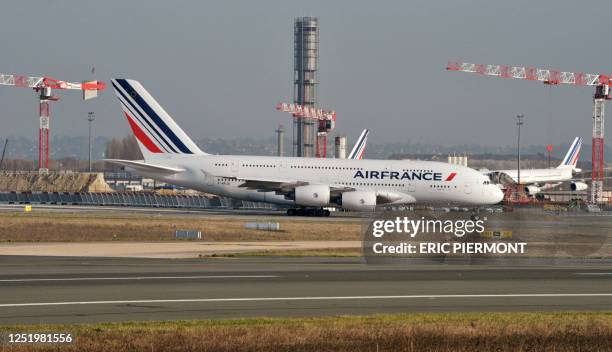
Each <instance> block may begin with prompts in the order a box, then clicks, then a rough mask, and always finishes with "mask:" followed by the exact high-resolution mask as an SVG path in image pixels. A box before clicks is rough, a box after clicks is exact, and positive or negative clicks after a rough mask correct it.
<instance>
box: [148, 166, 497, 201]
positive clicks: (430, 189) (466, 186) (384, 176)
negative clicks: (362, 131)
mask: <svg viewBox="0 0 612 352" xmlns="http://www.w3.org/2000/svg"><path fill="white" fill-rule="evenodd" d="M146 163H148V164H154V165H163V166H166V167H171V168H177V169H183V170H185V171H183V172H179V173H176V174H173V175H169V176H162V175H158V174H156V173H155V172H151V173H147V172H142V171H140V172H138V173H140V174H142V175H143V176H147V177H151V178H154V179H157V180H160V181H164V182H167V183H171V184H175V185H179V186H183V187H186V188H190V189H195V190H199V191H202V192H207V193H211V194H216V195H220V196H226V197H232V198H236V199H242V200H253V201H265V202H270V203H277V204H293V205H296V206H299V205H300V204H295V201H294V200H293V199H290V198H289V199H288V198H287V197H286V196H285V195H282V194H276V193H275V192H262V191H257V190H254V189H249V188H245V187H240V185H243V184H244V183H245V180H265V181H266V182H275V181H278V182H279V183H291V182H299V183H307V184H311V185H312V184H316V185H328V186H330V187H334V188H345V189H354V190H359V191H374V192H376V194H377V196H379V195H381V196H382V195H384V196H385V197H386V198H387V199H394V201H393V202H392V203H391V204H409V203H420V204H464V205H474V206H478V205H489V204H496V203H498V202H500V201H501V200H502V198H503V194H502V192H501V191H500V190H499V188H498V187H497V186H496V185H494V184H491V183H490V181H489V179H488V178H487V177H486V176H485V175H483V174H481V173H480V172H478V171H476V170H473V169H470V168H467V167H464V166H460V165H453V164H447V163H441V162H432V161H413V160H349V159H317V158H293V157H266V156H238V155H230V156H227V155H172V156H167V157H164V156H162V157H160V158H155V159H147V160H146ZM453 174H454V175H453Z"/></svg>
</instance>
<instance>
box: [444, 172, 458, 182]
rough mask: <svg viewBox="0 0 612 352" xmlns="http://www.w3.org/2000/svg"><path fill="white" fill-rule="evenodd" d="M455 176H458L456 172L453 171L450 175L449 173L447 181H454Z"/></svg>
mask: <svg viewBox="0 0 612 352" xmlns="http://www.w3.org/2000/svg"><path fill="white" fill-rule="evenodd" d="M455 176H457V173H456V172H452V173H451V174H450V175H448V177H447V178H446V181H452V180H453V179H454V178H455Z"/></svg>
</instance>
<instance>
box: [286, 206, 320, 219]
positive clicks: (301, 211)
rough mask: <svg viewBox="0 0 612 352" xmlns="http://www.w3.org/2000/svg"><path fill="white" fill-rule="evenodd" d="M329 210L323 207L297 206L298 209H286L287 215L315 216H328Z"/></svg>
mask: <svg viewBox="0 0 612 352" xmlns="http://www.w3.org/2000/svg"><path fill="white" fill-rule="evenodd" d="M330 214H331V213H330V211H329V210H327V209H323V208H298V209H287V216H316V217H328V216H329V215H330Z"/></svg>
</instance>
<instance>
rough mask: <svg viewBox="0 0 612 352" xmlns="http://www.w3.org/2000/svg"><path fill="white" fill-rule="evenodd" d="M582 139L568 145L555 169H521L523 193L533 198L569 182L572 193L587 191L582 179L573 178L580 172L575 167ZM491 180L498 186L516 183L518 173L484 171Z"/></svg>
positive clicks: (515, 171)
mask: <svg viewBox="0 0 612 352" xmlns="http://www.w3.org/2000/svg"><path fill="white" fill-rule="evenodd" d="M581 147H582V138H581V137H576V138H574V141H573V142H572V144H571V145H570V148H569V149H568V151H567V153H566V154H565V157H564V158H563V161H561V163H560V164H559V166H557V167H556V168H549V169H524V170H523V169H522V170H521V184H523V185H525V193H527V194H529V195H532V196H535V195H537V194H538V193H540V192H542V191H544V190H548V189H552V188H555V187H558V186H559V185H561V184H562V183H563V182H568V181H571V186H570V188H571V189H572V190H573V191H583V190H586V189H588V185H587V184H586V183H585V182H584V180H582V179H576V178H574V176H575V174H576V173H579V172H581V171H582V170H581V169H579V168H577V167H576V164H577V163H578V159H579V157H580V148H581ZM485 173H486V174H488V175H489V176H490V178H491V180H493V181H495V182H496V183H498V184H503V183H504V182H513V183H514V184H517V183H518V181H519V180H518V171H517V170H516V169H514V170H494V171H488V170H487V171H486V172H485Z"/></svg>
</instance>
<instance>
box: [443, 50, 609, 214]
mask: <svg viewBox="0 0 612 352" xmlns="http://www.w3.org/2000/svg"><path fill="white" fill-rule="evenodd" d="M446 69H447V70H450V71H461V72H469V73H477V74H481V75H485V76H494V77H500V78H516V79H524V80H528V81H539V82H542V83H545V84H550V85H557V84H571V85H576V86H594V87H595V94H594V95H593V136H592V137H593V154H592V155H593V156H592V164H593V172H592V176H591V177H592V182H593V184H592V188H591V203H598V202H600V201H601V200H602V197H603V185H604V182H603V181H604V167H605V159H604V108H605V101H606V100H610V99H612V95H610V85H611V84H612V76H609V75H602V74H593V73H582V72H562V71H555V70H548V69H541V68H532V67H520V66H500V65H483V64H470V63H466V62H456V61H451V62H449V63H448V66H447V67H446Z"/></svg>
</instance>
